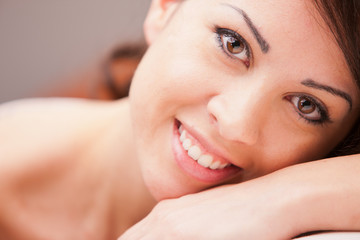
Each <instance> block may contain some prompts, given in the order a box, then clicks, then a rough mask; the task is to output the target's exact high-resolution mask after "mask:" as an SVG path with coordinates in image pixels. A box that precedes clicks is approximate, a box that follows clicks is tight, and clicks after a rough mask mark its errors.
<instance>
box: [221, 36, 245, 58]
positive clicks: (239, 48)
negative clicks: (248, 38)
mask: <svg viewBox="0 0 360 240" xmlns="http://www.w3.org/2000/svg"><path fill="white" fill-rule="evenodd" d="M226 38H227V44H226V47H227V50H228V51H229V52H230V53H232V54H239V53H242V52H243V51H244V50H245V46H244V44H243V43H242V42H240V41H239V40H237V39H236V38H234V37H226Z"/></svg>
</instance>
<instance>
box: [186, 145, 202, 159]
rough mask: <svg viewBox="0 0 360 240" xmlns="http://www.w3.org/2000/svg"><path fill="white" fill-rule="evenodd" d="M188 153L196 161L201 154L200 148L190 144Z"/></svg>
mask: <svg viewBox="0 0 360 240" xmlns="http://www.w3.org/2000/svg"><path fill="white" fill-rule="evenodd" d="M188 155H189V156H190V157H192V159H194V160H195V161H196V160H198V159H199V158H200V156H201V150H200V148H199V147H198V146H192V147H191V148H190V149H189V151H188Z"/></svg>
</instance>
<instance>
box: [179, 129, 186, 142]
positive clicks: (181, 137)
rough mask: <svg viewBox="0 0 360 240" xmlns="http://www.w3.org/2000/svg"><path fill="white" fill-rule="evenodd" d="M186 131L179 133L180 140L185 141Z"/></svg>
mask: <svg viewBox="0 0 360 240" xmlns="http://www.w3.org/2000/svg"><path fill="white" fill-rule="evenodd" d="M185 133H186V132H185V131H183V132H182V133H181V135H180V142H184V141H185V139H186V134H185Z"/></svg>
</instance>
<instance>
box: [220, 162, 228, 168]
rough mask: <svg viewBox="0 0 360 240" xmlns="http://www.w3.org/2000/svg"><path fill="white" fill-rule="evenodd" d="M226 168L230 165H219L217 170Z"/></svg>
mask: <svg viewBox="0 0 360 240" xmlns="http://www.w3.org/2000/svg"><path fill="white" fill-rule="evenodd" d="M227 166H230V164H226V163H224V164H221V165H220V166H219V169H224V168H226V167H227Z"/></svg>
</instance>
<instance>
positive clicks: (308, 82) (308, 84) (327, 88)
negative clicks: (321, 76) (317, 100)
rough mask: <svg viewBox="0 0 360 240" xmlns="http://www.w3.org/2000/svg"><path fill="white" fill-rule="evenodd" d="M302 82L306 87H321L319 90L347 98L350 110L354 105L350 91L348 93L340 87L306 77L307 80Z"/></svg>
mask: <svg viewBox="0 0 360 240" xmlns="http://www.w3.org/2000/svg"><path fill="white" fill-rule="evenodd" d="M301 84H302V85H304V86H306V87H311V88H315V89H319V90H324V91H327V92H329V93H331V94H332V95H335V96H339V97H342V98H343V99H345V100H346V101H347V102H348V103H349V106H350V110H351V109H352V105H353V101H352V98H351V96H350V95H349V94H348V93H346V92H344V91H341V90H339V89H336V88H333V87H330V86H327V85H323V84H320V83H317V82H315V81H314V80H312V79H306V80H304V81H302V82H301Z"/></svg>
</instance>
